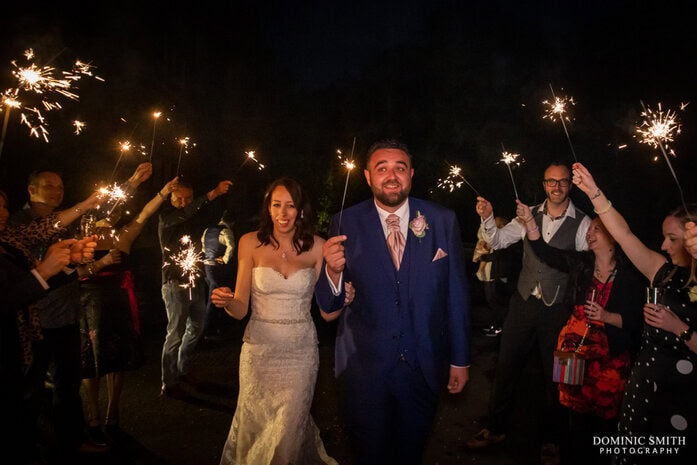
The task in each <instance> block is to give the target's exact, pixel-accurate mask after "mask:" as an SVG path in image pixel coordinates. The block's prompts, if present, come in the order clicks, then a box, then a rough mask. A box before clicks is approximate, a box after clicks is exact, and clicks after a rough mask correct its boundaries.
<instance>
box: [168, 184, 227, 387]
mask: <svg viewBox="0 0 697 465" xmlns="http://www.w3.org/2000/svg"><path fill="white" fill-rule="evenodd" d="M231 185H232V181H229V180H224V181H220V182H219V183H218V184H217V185H216V186H215V188H214V189H212V190H210V191H209V192H207V193H206V194H203V195H200V196H199V197H197V198H195V199H194V190H193V187H192V186H191V185H190V184H188V183H187V182H184V181H182V180H181V178H180V179H179V180H178V182H177V185H176V186H175V188H174V190H172V193H171V197H170V204H168V205H165V206H164V207H163V208H162V210H161V211H160V215H159V222H158V229H157V232H158V237H159V239H160V251H161V252H162V259H163V260H164V266H163V267H162V300H163V301H164V303H165V309H166V311H167V334H166V336H165V342H164V345H163V347H162V388H161V390H160V393H161V395H163V396H168V397H173V398H179V399H182V398H184V397H186V391H185V390H184V388H183V387H182V386H181V382H185V383H187V384H190V385H194V384H196V379H195V378H194V376H193V375H192V373H191V356H192V355H193V352H194V349H195V348H196V344H197V343H198V341H199V339H200V338H201V336H202V335H203V330H204V327H205V320H206V301H207V295H206V286H205V281H204V280H203V278H202V276H201V273H200V270H198V269H192V270H189V271H186V270H185V272H182V270H178V269H177V267H176V264H175V263H173V257H176V255H177V251H179V250H180V247H181V246H180V241H181V239H182V238H184V237H185V236H186V237H188V238H191V237H197V238H198V237H201V234H202V233H203V229H204V228H203V227H202V225H199V224H197V223H196V219H197V218H196V215H197V214H198V213H199V212H200V211H201V210H202V209H203V207H204V206H206V205H207V204H209V203H210V202H211V201H213V200H215V199H216V198H218V197H220V196H221V195H223V194H225V193H227V191H228V190H229V189H230V186H231ZM160 195H162V196H163V197H166V195H165V194H162V193H160ZM192 265H194V266H195V264H192Z"/></svg>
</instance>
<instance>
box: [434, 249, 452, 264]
mask: <svg viewBox="0 0 697 465" xmlns="http://www.w3.org/2000/svg"><path fill="white" fill-rule="evenodd" d="M447 256H448V254H447V253H446V252H445V250H443V249H441V248H440V247H438V251H437V252H436V255H435V256H434V257H433V260H431V261H432V262H435V261H436V260H440V259H441V258H445V257H447Z"/></svg>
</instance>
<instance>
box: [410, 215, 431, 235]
mask: <svg viewBox="0 0 697 465" xmlns="http://www.w3.org/2000/svg"><path fill="white" fill-rule="evenodd" d="M409 229H411V232H413V233H414V235H415V236H416V237H418V238H419V242H421V238H422V237H425V236H426V230H427V229H428V223H426V217H425V216H423V215H422V214H421V212H420V211H419V210H416V217H415V218H414V219H413V220H411V221H410V222H409Z"/></svg>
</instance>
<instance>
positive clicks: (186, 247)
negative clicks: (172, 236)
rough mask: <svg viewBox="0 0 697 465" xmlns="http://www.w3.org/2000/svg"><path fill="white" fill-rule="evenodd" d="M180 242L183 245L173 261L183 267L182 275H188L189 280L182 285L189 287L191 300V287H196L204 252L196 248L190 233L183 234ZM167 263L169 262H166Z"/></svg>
mask: <svg viewBox="0 0 697 465" xmlns="http://www.w3.org/2000/svg"><path fill="white" fill-rule="evenodd" d="M179 243H180V244H181V245H182V247H181V248H180V250H179V251H178V252H177V253H176V254H174V255H172V262H173V263H174V264H175V265H176V266H178V267H179V268H180V269H181V272H182V274H181V275H182V277H186V279H187V282H186V283H185V284H180V286H181V287H184V288H187V289H189V300H191V289H192V288H194V287H196V278H198V277H199V276H200V274H201V269H200V268H199V263H203V253H202V252H200V251H197V250H196V246H195V244H194V242H193V241H192V240H191V237H190V236H188V235H184V236H182V237H181V238H180V239H179ZM166 265H168V263H165V266H166Z"/></svg>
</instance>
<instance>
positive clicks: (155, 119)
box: [148, 111, 162, 163]
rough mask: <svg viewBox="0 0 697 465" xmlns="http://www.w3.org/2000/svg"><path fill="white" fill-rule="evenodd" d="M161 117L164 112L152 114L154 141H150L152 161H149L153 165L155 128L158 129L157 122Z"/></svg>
mask: <svg viewBox="0 0 697 465" xmlns="http://www.w3.org/2000/svg"><path fill="white" fill-rule="evenodd" d="M161 115H162V112H160V111H156V112H154V113H153V114H152V117H153V123H152V139H151V140H150V159H149V160H148V161H149V162H151V163H152V152H153V150H154V149H155V128H156V127H157V120H158V119H159V118H160V116H161Z"/></svg>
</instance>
